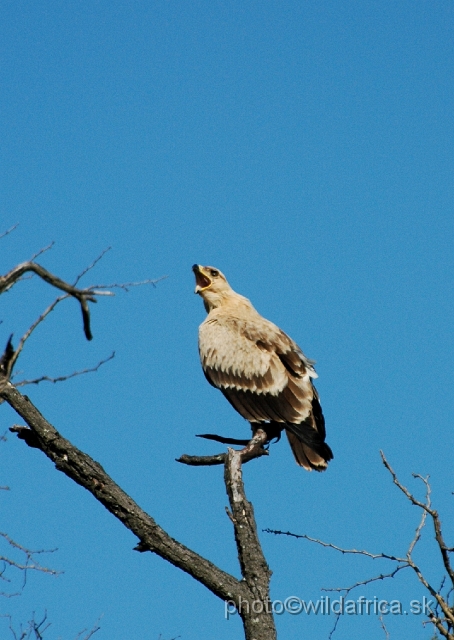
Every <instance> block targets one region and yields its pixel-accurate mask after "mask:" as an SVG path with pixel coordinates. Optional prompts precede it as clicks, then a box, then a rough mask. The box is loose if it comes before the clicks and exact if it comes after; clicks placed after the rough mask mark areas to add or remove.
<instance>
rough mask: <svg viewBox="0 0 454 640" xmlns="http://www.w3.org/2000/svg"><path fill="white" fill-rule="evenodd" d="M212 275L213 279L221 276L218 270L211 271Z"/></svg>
mask: <svg viewBox="0 0 454 640" xmlns="http://www.w3.org/2000/svg"><path fill="white" fill-rule="evenodd" d="M210 275H211V276H213V278H217V277H218V275H219V271H216V269H211V271H210Z"/></svg>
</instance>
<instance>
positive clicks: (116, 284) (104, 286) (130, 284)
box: [90, 276, 169, 296]
mask: <svg viewBox="0 0 454 640" xmlns="http://www.w3.org/2000/svg"><path fill="white" fill-rule="evenodd" d="M168 277H169V276H161V277H160V278H155V279H154V280H152V279H151V278H150V279H148V280H140V281H139V282H123V283H119V282H114V283H113V284H93V285H91V287H90V291H91V292H92V293H93V294H95V295H97V296H100V295H103V294H102V293H101V291H98V289H101V290H102V289H123V290H124V291H129V289H130V288H131V287H141V286H142V285H144V284H151V285H152V286H153V287H155V288H156V284H157V283H158V282H161V280H165V279H166V278H168ZM104 295H106V294H105V293H104ZM110 295H112V294H110Z"/></svg>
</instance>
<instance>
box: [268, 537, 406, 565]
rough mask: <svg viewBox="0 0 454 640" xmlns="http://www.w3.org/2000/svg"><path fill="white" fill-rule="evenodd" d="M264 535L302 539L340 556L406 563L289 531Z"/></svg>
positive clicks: (394, 558)
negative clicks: (340, 554) (355, 556)
mask: <svg viewBox="0 0 454 640" xmlns="http://www.w3.org/2000/svg"><path fill="white" fill-rule="evenodd" d="M264 531H265V533H274V534H275V535H280V536H290V537H291V538H303V539H304V540H309V542H315V543H317V544H319V545H321V546H322V547H328V548H329V549H334V550H335V551H339V552H340V553H342V554H356V555H361V556H366V557H368V558H372V560H376V559H377V558H384V559H385V560H393V561H394V562H407V559H406V558H398V557H397V556H393V555H390V554H387V553H370V551H363V550H359V549H343V548H342V547H338V546H337V545H335V544H331V542H323V540H318V539H317V538H311V536H307V535H306V534H303V533H302V534H298V533H292V532H291V531H279V530H275V529H264Z"/></svg>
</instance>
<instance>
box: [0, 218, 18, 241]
mask: <svg viewBox="0 0 454 640" xmlns="http://www.w3.org/2000/svg"><path fill="white" fill-rule="evenodd" d="M18 226H19V223H18V222H16V224H13V226H12V227H10V228H9V229H7V230H6V231H4V232H3V233H1V234H0V240H1V239H2V238H4V237H5V236H7V235H9V234H10V233H12V232H13V231H14V229H17V227H18Z"/></svg>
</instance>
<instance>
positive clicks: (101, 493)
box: [1, 382, 245, 602]
mask: <svg viewBox="0 0 454 640" xmlns="http://www.w3.org/2000/svg"><path fill="white" fill-rule="evenodd" d="M1 395H2V396H3V398H4V399H5V400H6V401H7V402H8V404H10V405H11V406H12V407H13V409H15V410H16V411H17V413H18V414H19V415H20V416H21V417H22V418H23V419H24V420H25V422H26V423H27V425H28V426H29V429H25V430H24V431H29V432H31V433H32V434H33V436H34V444H33V445H32V446H36V447H37V448H39V449H40V450H41V451H43V452H44V453H45V454H46V456H47V457H48V458H50V459H51V460H52V461H53V462H54V463H55V466H56V468H57V469H58V470H59V471H61V472H63V473H64V474H65V475H67V476H68V477H70V478H72V479H73V480H74V481H75V482H77V483H78V484H80V485H81V486H82V487H84V488H85V489H87V490H88V491H89V492H90V493H91V494H92V495H93V496H94V497H95V498H96V499H97V500H98V501H99V502H101V504H103V505H104V506H105V507H106V509H107V510H108V511H110V512H111V513H112V514H113V515H114V516H115V517H116V518H117V519H118V520H120V521H121V522H122V523H123V524H124V525H125V526H126V527H127V528H128V529H130V530H131V531H132V532H133V533H134V534H135V535H136V536H137V537H138V538H139V540H140V543H139V548H138V550H140V551H146V550H148V551H152V552H153V553H156V554H157V555H159V556H161V557H162V558H164V559H165V560H167V561H168V562H170V563H172V564H173V565H175V566H176V567H178V568H180V569H182V570H183V571H185V572H187V573H189V574H190V575H191V576H193V577H194V578H195V579H196V580H198V581H199V582H201V583H202V584H204V585H205V586H206V587H207V588H208V589H210V591H212V592H213V593H214V594H215V595H217V596H218V597H219V598H221V599H224V600H229V599H232V598H233V600H234V601H236V602H238V601H239V598H240V597H242V596H245V591H244V587H243V586H242V584H241V583H240V582H239V581H238V580H237V579H236V578H234V577H233V576H231V575H230V574H228V573H226V572H224V571H222V570H221V569H219V568H218V567H216V566H215V565H214V564H213V563H212V562H210V561H209V560H206V559H205V558H203V557H202V556H200V555H198V554H196V553H195V552H193V551H191V550H190V549H188V548H187V547H185V546H184V545H182V544H181V543H179V542H177V541H176V540H174V539H173V538H171V537H170V536H169V535H168V534H167V533H166V532H165V531H164V530H163V529H161V527H159V526H158V524H157V523H156V522H155V521H154V520H153V518H151V516H149V515H148V514H147V513H145V512H144V511H143V510H142V509H140V507H139V506H138V505H137V504H136V503H135V502H134V501H133V500H132V499H131V498H130V497H129V496H128V495H127V494H126V493H125V492H124V491H123V490H122V489H121V488H120V487H119V486H118V485H117V484H115V483H114V481H113V480H112V479H111V478H110V477H109V476H108V475H107V473H106V472H105V471H104V469H103V468H102V467H101V465H100V464H98V463H97V462H95V461H94V460H93V459H92V458H90V457H89V456H88V455H87V454H85V453H83V452H82V451H80V450H79V449H77V448H76V447H74V446H73V445H72V444H71V443H70V442H69V441H68V440H66V439H65V438H63V437H62V436H61V435H60V434H59V433H58V431H56V429H55V428H54V427H53V426H52V425H51V424H50V423H49V422H47V420H46V419H45V418H44V417H43V416H42V415H41V414H40V413H39V411H38V410H37V409H36V408H35V407H34V405H33V404H32V403H31V401H30V399H29V398H28V397H26V396H23V395H21V394H20V393H19V391H18V390H17V389H16V388H15V387H14V386H13V385H12V384H11V383H9V382H7V383H6V384H5V386H4V387H3V389H2V391H1ZM22 429H24V428H23V427H22ZM23 439H24V440H25V441H26V442H28V440H27V439H26V438H23Z"/></svg>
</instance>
